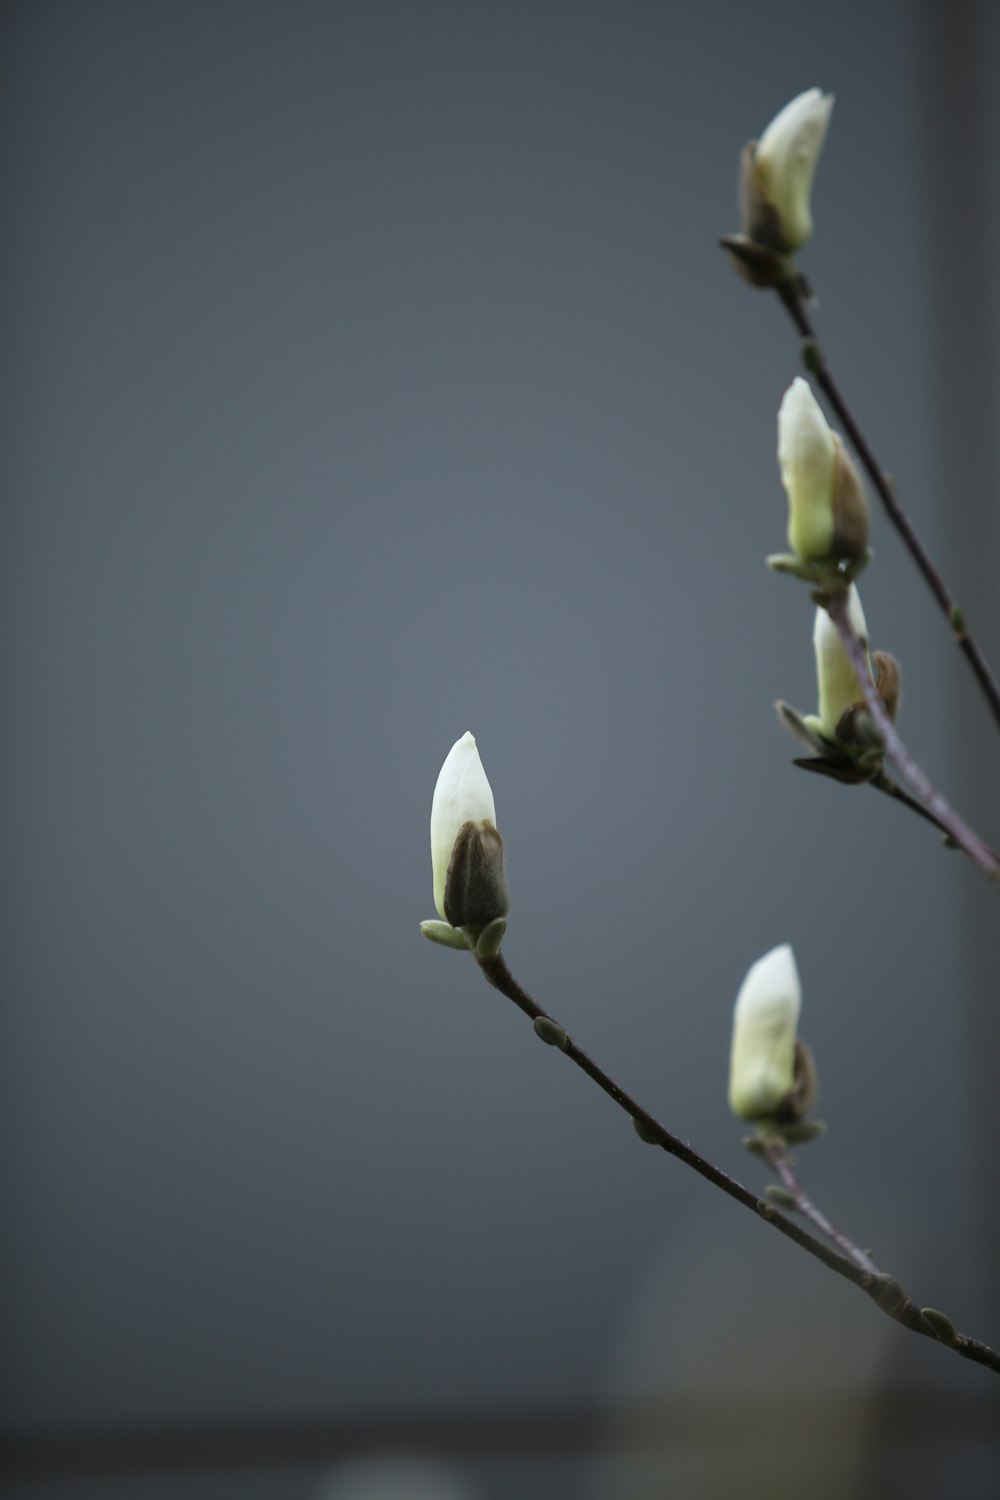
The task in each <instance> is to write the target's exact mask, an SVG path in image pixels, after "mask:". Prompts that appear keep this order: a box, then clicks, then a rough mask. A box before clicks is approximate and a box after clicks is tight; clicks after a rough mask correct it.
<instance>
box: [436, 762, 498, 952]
mask: <svg viewBox="0 0 1000 1500" xmlns="http://www.w3.org/2000/svg"><path fill="white" fill-rule="evenodd" d="M468 825H471V828H470V827H469V826H468ZM460 835H461V839H460ZM456 846H458V847H459V848H460V849H461V850H462V851H463V854H464V859H463V873H464V874H465V876H466V878H467V879H470V878H471V879H472V880H474V881H475V882H476V883H477V884H478V885H481V884H482V880H481V878H480V871H481V870H482V868H483V867H484V866H485V867H486V869H487V871H488V872H489V874H490V877H491V878H495V879H501V880H502V845H501V844H500V836H499V834H498V833H497V831H496V808H495V806H494V803H493V793H492V791H491V790H490V784H489V782H488V781H487V779H486V772H485V771H484V770H483V763H482V761H481V760H480V759H479V751H478V750H477V749H476V741H475V739H474V738H473V736H472V735H471V734H469V733H468V732H466V733H465V734H463V736H462V738H461V739H460V740H457V741H456V743H455V744H454V745H453V746H452V747H451V749H450V750H449V752H448V755H447V757H446V759H445V763H444V765H443V766H442V767H441V771H440V774H439V775H438V779H437V784H436V786H435V788H434V799H433V801H432V803H431V867H432V870H433V875H434V905H435V906H436V907H437V909H438V912H439V914H440V915H441V916H442V917H443V918H444V919H445V921H451V917H449V915H448V913H447V911H446V910H445V895H446V889H447V884H448V870H449V867H450V866H451V864H452V857H453V855H454V854H455V851H456ZM498 871H499V874H497V872H498ZM498 904H499V903H498V901H496V900H493V899H492V898H491V899H489V900H488V901H487V906H489V907H490V908H492V906H494V905H498ZM506 910H507V908H506V904H504V905H503V907H502V910H500V909H498V910H492V909H491V910H490V913H489V915H487V916H484V917H483V921H484V923H485V922H487V921H492V920H493V919H494V917H499V916H503V915H504V913H505V912H506ZM455 925H460V921H459V922H456V923H455Z"/></svg>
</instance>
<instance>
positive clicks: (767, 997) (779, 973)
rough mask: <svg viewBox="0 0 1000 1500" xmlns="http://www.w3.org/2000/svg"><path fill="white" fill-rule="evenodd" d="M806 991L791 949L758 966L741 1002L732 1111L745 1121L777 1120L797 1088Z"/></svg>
mask: <svg viewBox="0 0 1000 1500" xmlns="http://www.w3.org/2000/svg"><path fill="white" fill-rule="evenodd" d="M801 1003H802V990H801V986H800V984H799V974H798V970H797V968H796V967H795V955H794V953H793V952H792V950H791V947H790V946H789V944H787V943H783V944H782V945H781V946H780V947H778V948H772V949H771V951H770V953H765V955H764V957H763V958H759V959H758V960H757V962H756V963H755V964H753V965H752V966H751V967H750V969H749V971H748V973H747V976H746V978H745V979H744V981H743V983H742V985H741V986H740V992H739V994H738V995H737V997H736V1005H735V1007H734V1010H733V1041H732V1049H731V1052H730V1058H729V1108H730V1109H731V1110H732V1111H733V1113H734V1114H735V1115H738V1116H739V1117H740V1119H741V1120H762V1119H769V1118H774V1117H775V1116H776V1115H777V1114H778V1113H779V1111H780V1109H781V1106H782V1104H783V1103H784V1101H785V1100H787V1099H788V1097H789V1095H790V1094H791V1092H792V1089H793V1087H794V1084H795V1033H796V1028H797V1026H798V1020H799V1010H800V1008H801Z"/></svg>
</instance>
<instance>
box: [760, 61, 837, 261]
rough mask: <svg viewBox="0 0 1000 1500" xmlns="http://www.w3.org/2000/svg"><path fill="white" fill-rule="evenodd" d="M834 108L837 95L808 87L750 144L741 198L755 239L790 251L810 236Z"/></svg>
mask: <svg viewBox="0 0 1000 1500" xmlns="http://www.w3.org/2000/svg"><path fill="white" fill-rule="evenodd" d="M832 109H833V95H832V94H824V93H822V92H821V91H820V90H819V89H807V90H806V92H805V93H804V94H799V95H798V97H797V98H795V99H792V100H791V102H790V103H788V104H786V105H785V107H784V109H782V110H781V111H780V112H779V113H778V114H777V115H775V117H774V119H773V120H772V121H771V123H770V125H768V127H767V129H766V130H765V131H764V134H763V135H762V136H761V138H760V140H759V141H756V142H754V141H751V142H750V144H749V146H748V147H747V148H746V150H745V152H744V153H743V163H742V172H741V178H740V197H741V206H742V214H743V232H744V234H745V235H747V237H748V238H749V239H750V240H752V241H755V242H756V243H758V244H762V245H767V246H769V247H770V248H771V249H772V250H777V251H779V252H780V253H781V254H785V255H787V254H791V253H793V252H794V251H796V250H798V249H799V248H800V247H801V246H802V245H804V244H805V243H806V241H807V240H808V239H809V237H810V235H811V234H812V228H813V224H812V212H811V208H810V196H811V193H812V184H813V177H814V176H815V174H816V163H817V161H818V160H819V154H820V151H821V150H822V147H823V141H824V139H825V138H826V131H827V126H828V124H829V122H830V111H831V110H832Z"/></svg>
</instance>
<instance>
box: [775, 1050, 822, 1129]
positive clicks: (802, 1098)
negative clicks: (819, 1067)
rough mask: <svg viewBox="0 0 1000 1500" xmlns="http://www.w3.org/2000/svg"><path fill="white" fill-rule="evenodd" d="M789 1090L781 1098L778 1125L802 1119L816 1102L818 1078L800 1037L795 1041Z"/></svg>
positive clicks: (777, 1117)
mask: <svg viewBox="0 0 1000 1500" xmlns="http://www.w3.org/2000/svg"><path fill="white" fill-rule="evenodd" d="M794 1079H795V1081H794V1083H793V1084H792V1087H791V1090H790V1092H789V1093H787V1094H786V1095H785V1097H784V1099H782V1101H781V1104H780V1106H779V1107H778V1112H777V1115H776V1119H777V1121H778V1123H779V1125H783V1124H786V1123H788V1124H794V1123H795V1122H796V1121H798V1120H802V1119H804V1118H805V1116H806V1115H807V1114H808V1113H809V1111H810V1110H811V1109H812V1107H813V1105H814V1104H815V1103H816V1095H817V1093H818V1088H819V1079H818V1076H817V1073H816V1063H815V1061H814V1059H813V1055H812V1053H811V1052H810V1050H809V1048H808V1047H807V1046H806V1044H805V1042H804V1041H802V1039H801V1038H796V1042H795V1073H794Z"/></svg>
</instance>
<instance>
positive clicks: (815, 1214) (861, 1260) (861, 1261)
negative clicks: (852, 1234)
mask: <svg viewBox="0 0 1000 1500" xmlns="http://www.w3.org/2000/svg"><path fill="white" fill-rule="evenodd" d="M764 1159H765V1161H766V1162H767V1164H768V1166H769V1167H770V1168H771V1169H772V1171H773V1172H775V1173H776V1174H777V1176H778V1177H780V1178H781V1181H782V1182H783V1183H784V1185H785V1187H786V1188H787V1190H788V1192H789V1193H791V1195H792V1197H793V1198H794V1199H795V1207H796V1208H797V1209H798V1211H799V1213H800V1214H801V1215H802V1216H803V1218H806V1219H808V1220H809V1221H810V1223H812V1224H815V1226H816V1228H817V1229H818V1230H819V1232H820V1234H825V1235H826V1237H827V1239H828V1240H832V1242H833V1243H834V1244H835V1245H836V1246H837V1248H838V1250H842V1251H843V1253H844V1254H845V1255H846V1256H847V1258H848V1260H852V1261H853V1262H854V1264H855V1265H856V1266H858V1267H860V1269H861V1270H862V1271H866V1272H867V1273H868V1274H869V1275H871V1276H878V1275H880V1274H881V1273H880V1272H879V1268H878V1266H877V1265H876V1264H875V1262H874V1261H873V1260H872V1259H871V1257H870V1256H869V1255H867V1254H866V1253H865V1251H864V1250H859V1249H858V1247H857V1245H855V1244H854V1242H853V1241H852V1240H849V1239H848V1238H847V1235H846V1234H844V1232H843V1230H840V1229H838V1228H837V1227H836V1225H835V1224H831V1223H830V1220H829V1219H828V1218H827V1216H826V1214H825V1213H824V1212H823V1210H822V1209H821V1208H817V1206H816V1204H815V1203H814V1202H813V1201H812V1199H811V1198H810V1197H809V1196H808V1194H807V1193H806V1191H805V1188H803V1186H802V1184H801V1183H800V1182H799V1179H798V1178H797V1177H796V1175H795V1172H794V1170H793V1168H792V1163H791V1159H790V1157H789V1156H788V1155H787V1153H786V1151H785V1148H784V1145H783V1144H782V1143H781V1142H780V1141H774V1140H771V1141H767V1142H766V1143H765V1145H764Z"/></svg>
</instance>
